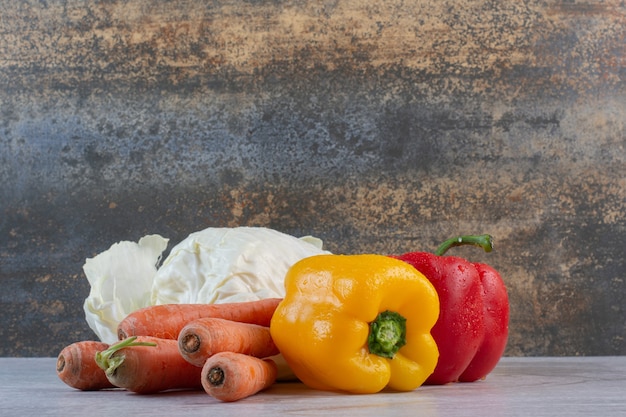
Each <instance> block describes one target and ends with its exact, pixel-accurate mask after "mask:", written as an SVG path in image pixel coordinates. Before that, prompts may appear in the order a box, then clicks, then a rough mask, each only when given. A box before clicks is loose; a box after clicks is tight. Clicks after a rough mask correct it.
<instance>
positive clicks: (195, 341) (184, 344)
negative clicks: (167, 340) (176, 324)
mask: <svg viewBox="0 0 626 417" xmlns="http://www.w3.org/2000/svg"><path fill="white" fill-rule="evenodd" d="M200 344H201V341H200V337H199V336H198V335H197V334H193V333H189V334H186V335H184V336H183V337H182V338H181V340H180V347H181V348H182V349H183V350H184V351H185V352H187V353H194V352H197V351H198V349H200Z"/></svg>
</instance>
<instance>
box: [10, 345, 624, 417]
mask: <svg viewBox="0 0 626 417" xmlns="http://www.w3.org/2000/svg"><path fill="white" fill-rule="evenodd" d="M54 367H55V359H53V358H0V416H3V417H4V416H7V417H13V416H41V417H44V416H66V417H71V416H87V417H98V416H114V417H123V416H129V417H130V416H132V417H141V416H150V417H155V416H176V415H180V416H185V417H192V416H209V415H210V416H227V415H233V416H245V415H252V416H255V417H262V416H276V415H285V416H292V415H299V416H307V415H310V416H343V415H352V416H379V417H380V416H394V417H399V416H428V417H437V416H445V417H454V416H463V417H472V416H481V417H485V416H489V417H490V416H494V417H496V416H497V417H503V416H532V417H541V416H551V417H553V416H568V417H576V416H603V417H611V416H626V356H623V357H587V358H503V359H502V360H501V362H500V364H499V365H498V367H497V368H496V369H495V370H494V371H493V372H492V373H491V374H490V375H489V377H488V378H487V379H486V380H485V381H480V382H474V383H466V384H449V385H446V386H423V387H420V388H419V389H417V390H416V391H413V392H409V393H392V392H382V393H378V394H374V395H348V394H334V393H328V392H320V391H314V390H310V389H308V388H306V387H305V386H303V385H302V384H298V383H289V384H276V385H275V386H274V387H272V388H271V389H269V390H267V391H265V392H263V393H261V394H258V395H255V396H253V397H250V398H248V399H245V400H242V401H239V402H235V403H220V402H218V401H216V400H214V399H213V398H211V397H209V396H208V395H206V394H205V393H204V392H203V391H195V392H170V393H163V394H157V395H150V396H141V395H136V394H132V393H129V392H126V391H120V390H109V391H98V392H81V391H76V390H74V389H72V388H70V387H68V386H66V385H65V384H63V383H62V382H61V381H60V380H59V379H58V378H57V376H56V373H55V369H54Z"/></svg>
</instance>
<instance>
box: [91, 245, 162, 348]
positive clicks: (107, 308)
mask: <svg viewBox="0 0 626 417" xmlns="http://www.w3.org/2000/svg"><path fill="white" fill-rule="evenodd" d="M167 242H168V240H167V239H164V238H163V237H161V236H159V235H149V236H145V237H143V238H141V239H139V242H138V243H135V242H127V241H124V242H118V243H114V244H113V245H111V247H110V248H109V249H108V250H107V251H105V252H102V253H100V254H99V255H96V256H95V257H94V258H90V259H87V260H86V261H85V265H84V266H83V271H84V272H85V276H86V277H87V280H88V281H89V284H90V285H91V290H90V292H89V296H88V297H87V298H86V299H85V302H84V304H83V309H84V310H85V317H86V319H87V323H88V324H89V327H91V329H92V330H93V331H94V332H95V333H96V335H98V337H99V338H100V340H102V341H103V342H106V343H114V342H116V341H117V340H118V339H117V325H118V323H119V322H120V321H121V320H122V319H123V318H124V317H126V316H127V315H128V313H130V312H131V311H134V310H137V309H138V308H141V307H146V306H148V305H150V304H151V294H152V282H153V281H154V276H155V275H156V273H157V264H158V263H159V260H160V259H161V254H162V253H163V251H164V250H165V248H166V247H167Z"/></svg>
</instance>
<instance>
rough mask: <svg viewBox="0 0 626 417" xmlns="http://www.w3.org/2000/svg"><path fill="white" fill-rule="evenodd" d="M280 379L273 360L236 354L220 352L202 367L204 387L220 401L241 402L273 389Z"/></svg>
mask: <svg viewBox="0 0 626 417" xmlns="http://www.w3.org/2000/svg"><path fill="white" fill-rule="evenodd" d="M276 375H277V367H276V363H274V361H273V360H271V359H260V358H255V357H254V356H249V355H244V354H242V353H235V352H220V353H216V354H215V355H213V356H211V357H210V358H209V359H207V361H206V363H205V364H204V366H203V367H202V376H201V380H202V387H203V388H204V390H205V391H206V393H207V394H209V395H210V396H212V397H214V398H216V399H218V400H220V401H227V402H231V401H237V400H241V399H243V398H246V397H249V396H251V395H254V394H256V393H257V392H259V391H262V390H264V389H266V388H269V387H270V386H271V385H272V384H273V383H274V382H275V381H276Z"/></svg>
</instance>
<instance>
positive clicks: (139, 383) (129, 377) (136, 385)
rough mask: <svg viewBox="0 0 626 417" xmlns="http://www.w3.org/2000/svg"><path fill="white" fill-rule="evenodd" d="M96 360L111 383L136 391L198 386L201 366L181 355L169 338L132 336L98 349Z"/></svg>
mask: <svg viewBox="0 0 626 417" xmlns="http://www.w3.org/2000/svg"><path fill="white" fill-rule="evenodd" d="M96 362H97V363H98V366H100V368H102V369H104V370H105V374H106V376H107V378H108V379H109V381H111V383H112V384H113V385H115V386H116V387H120V388H125V389H127V390H129V391H132V392H136V393H139V394H151V393H155V392H160V391H166V390H172V389H200V388H201V386H202V384H201V382H200V374H201V371H202V369H201V368H198V367H197V366H193V365H192V364H190V363H189V362H187V361H186V360H185V359H183V357H182V356H181V354H180V352H179V351H178V343H177V342H176V340H173V339H160V338H156V337H149V336H141V337H137V336H133V337H130V338H128V339H125V340H123V341H121V342H118V343H116V344H114V345H112V346H111V347H110V348H109V349H107V350H105V351H103V352H98V353H97V354H96Z"/></svg>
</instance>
